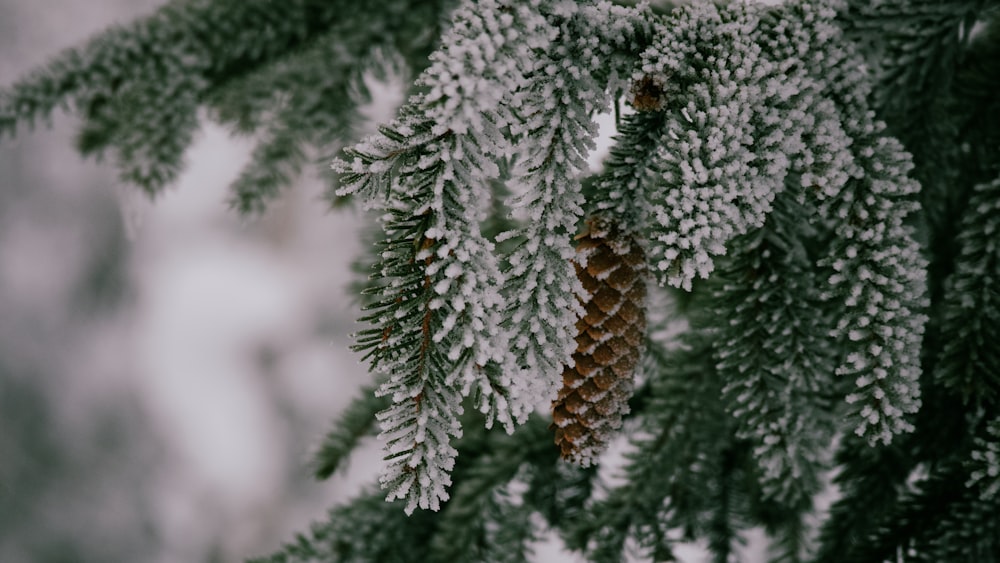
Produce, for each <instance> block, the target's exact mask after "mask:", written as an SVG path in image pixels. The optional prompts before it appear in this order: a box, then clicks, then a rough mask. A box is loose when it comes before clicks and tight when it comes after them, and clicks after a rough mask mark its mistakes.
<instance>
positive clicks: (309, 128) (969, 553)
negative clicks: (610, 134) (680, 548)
mask: <svg viewBox="0 0 1000 563" xmlns="http://www.w3.org/2000/svg"><path fill="white" fill-rule="evenodd" d="M623 4H626V3H623ZM628 4H630V3H628ZM386 61H395V62H393V63H391V64H397V65H400V66H405V67H406V68H407V69H408V70H407V72H409V73H412V74H413V75H414V76H417V78H416V80H415V81H414V83H413V85H412V87H411V89H410V91H409V92H408V94H409V98H408V99H407V101H406V102H405V104H404V105H403V106H402V107H401V108H400V109H399V111H398V114H397V117H396V119H395V120H393V121H392V122H391V123H388V124H384V125H382V126H381V127H380V128H379V129H378V131H377V132H376V133H375V134H373V135H371V136H369V137H367V138H364V139H358V138H356V137H357V135H356V130H357V127H355V124H356V123H357V122H358V120H359V119H360V118H359V116H358V115H357V112H356V108H357V107H358V105H359V104H360V103H362V102H363V101H364V96H365V93H364V92H363V91H357V88H355V87H353V86H352V84H354V85H356V84H358V83H359V77H360V76H361V75H362V74H363V73H365V72H380V71H384V65H385V64H387V62H386ZM379 65H383V67H380V66H379ZM998 65H1000V4H998V3H997V2H995V1H993V0H941V1H938V0H935V1H929V0H882V1H880V2H872V3H870V2H863V1H860V0H859V1H855V0H789V1H788V2H785V3H782V4H779V5H773V6H772V5H763V4H755V3H743V2H739V1H733V2H707V1H706V2H694V3H690V4H685V5H681V6H677V7H673V6H669V5H663V4H661V5H658V6H657V7H656V8H654V7H651V6H649V5H647V4H641V5H638V6H633V5H616V4H613V3H611V2H608V1H606V0H585V1H580V2H567V1H564V0H440V1H437V0H435V1H432V2H415V1H408V0H375V1H374V2H369V3H368V4H366V9H365V10H363V11H362V10H358V9H357V4H356V3H353V2H349V1H347V0H324V1H322V2H320V1H314V0H295V1H289V2H271V1H266V0H249V1H247V0H244V1H242V2H232V1H231V0H188V1H184V0H174V1H173V2H171V3H169V4H167V5H166V6H164V7H163V8H162V9H161V10H159V11H158V12H156V13H155V14H153V15H152V16H150V17H148V18H145V19H143V20H141V21H138V22H135V23H134V24H131V25H129V26H124V27H119V28H116V29H112V30H109V31H107V32H105V33H104V34H102V35H100V36H98V37H96V38H94V39H93V40H91V41H90V42H88V43H87V44H85V45H83V46H81V47H80V48H77V49H72V50H69V51H67V52H65V53H63V54H62V55H60V56H58V57H57V58H56V59H54V60H53V61H52V62H50V63H49V64H48V65H46V66H45V67H43V68H40V69H38V70H37V71H35V72H34V73H32V74H30V75H28V76H26V77H24V78H23V79H21V80H20V81H18V82H16V83H14V84H13V85H11V86H9V87H8V88H7V89H5V90H0V135H2V134H4V133H10V134H14V133H16V131H17V129H18V128H19V127H21V126H22V125H30V124H32V123H34V122H35V121H37V120H39V119H45V118H47V117H48V116H49V115H50V114H51V112H52V111H54V110H55V109H57V108H60V107H62V108H68V109H70V110H71V111H74V112H76V113H78V114H79V115H80V116H81V118H82V119H83V126H82V130H81V133H80V135H79V137H78V139H77V142H78V145H79V148H80V150H81V152H83V153H84V154H95V155H104V154H110V155H111V156H113V158H114V160H115V164H116V166H117V167H118V169H119V171H120V173H121V176H122V179H123V180H125V181H126V182H130V183H133V184H135V185H136V186H137V187H139V188H141V189H143V190H145V191H146V192H147V193H148V194H150V195H151V196H154V195H156V194H157V193H159V192H161V191H162V190H163V189H164V188H165V187H166V186H168V185H169V184H170V182H171V181H172V180H173V179H174V178H176V176H177V174H178V172H179V171H180V170H181V169H182V167H183V154H184V151H185V149H186V148H187V147H188V145H190V142H191V138H192V133H193V131H194V130H195V128H196V127H197V126H198V123H199V119H200V117H199V116H200V115H202V114H201V113H200V112H201V111H202V108H204V109H207V110H208V111H207V115H208V117H209V118H212V119H215V120H217V121H219V122H221V123H224V124H227V125H229V126H231V127H232V129H233V131H234V132H236V133H241V134H254V135H256V136H257V138H258V139H259V143H258V145H257V148H256V149H255V151H254V154H253V158H252V159H251V162H250V164H249V165H248V166H247V168H246V170H244V172H243V173H242V174H241V175H240V176H239V178H237V179H236V181H235V182H234V184H233V186H232V197H231V203H232V205H233V207H234V209H236V210H237V211H238V212H240V213H246V214H260V213H264V212H266V208H267V205H268V203H269V202H271V201H272V200H274V199H275V198H276V197H278V196H279V195H280V192H281V190H282V189H283V188H284V187H285V186H287V185H288V184H289V183H290V182H292V181H294V179H295V177H296V176H298V175H299V174H300V173H301V171H302V170H303V167H304V166H305V165H306V163H307V162H308V161H309V160H312V159H316V160H319V161H320V162H322V163H324V166H325V165H326V164H328V163H329V162H330V161H331V160H332V162H333V165H332V168H333V171H332V172H327V173H326V176H327V177H328V178H329V179H330V192H329V198H328V199H329V201H330V203H331V205H334V204H335V205H338V206H343V205H361V206H366V207H368V208H370V209H373V210H375V212H376V213H375V214H376V215H377V217H378V226H379V232H378V234H377V242H376V243H375V244H373V245H371V247H370V254H369V255H366V256H363V257H360V258H359V264H363V265H365V266H364V268H363V269H364V270H367V272H366V273H367V275H368V279H367V280H366V281H365V289H364V290H363V291H362V292H361V299H360V300H359V301H360V303H361V304H362V305H363V306H364V308H365V311H366V312H365V314H364V316H363V318H362V320H363V321H364V322H365V323H367V325H368V326H367V328H365V329H363V330H362V331H360V332H359V333H358V335H357V341H356V346H355V348H356V349H357V350H358V351H359V352H360V353H361V354H362V355H363V357H364V358H365V360H366V361H367V362H368V365H369V367H370V369H371V371H372V372H373V374H374V382H373V385H372V387H371V388H370V389H368V390H367V392H366V393H365V394H364V395H363V396H361V397H359V398H358V400H357V401H356V402H355V403H354V404H353V405H352V406H351V407H350V408H349V409H348V410H347V411H346V412H345V413H342V414H341V415H340V417H339V418H338V419H337V420H336V421H335V423H334V425H333V428H332V430H331V431H330V432H329V434H328V435H327V437H326V439H325V441H324V443H323V446H322V447H321V448H320V449H319V450H318V453H317V457H316V461H315V473H316V475H317V476H318V477H320V478H325V477H328V476H330V475H331V474H333V473H335V472H336V471H337V470H338V468H339V467H341V466H342V464H343V462H344V460H345V459H347V457H348V456H350V454H351V452H352V450H353V449H354V448H355V447H356V446H357V444H358V443H359V441H360V440H361V439H362V438H364V437H366V436H368V435H371V434H374V433H378V434H379V436H380V438H381V439H382V440H383V441H384V445H385V462H386V463H385V468H384V469H383V472H382V475H381V478H380V483H381V487H382V489H383V490H382V491H379V490H378V489H376V488H372V489H370V490H366V491H365V492H363V493H362V494H361V495H360V496H358V497H357V498H356V499H355V500H354V501H352V502H350V503H348V504H346V505H344V506H338V507H333V508H332V509H331V511H330V513H329V515H328V517H327V518H326V519H325V520H323V521H320V522H317V523H316V524H315V525H314V526H313V528H312V529H311V530H310V531H309V532H308V533H307V534H304V535H301V536H299V537H298V538H297V539H296V540H295V541H293V542H291V543H289V544H288V545H286V546H285V547H284V548H282V549H280V551H277V552H276V553H275V554H274V555H273V556H271V557H270V558H267V559H265V560H271V561H408V560H412V561H524V560H527V558H528V557H529V556H530V550H531V545H532V542H533V541H535V540H536V539H537V538H538V537H539V535H540V534H541V532H542V530H544V529H551V530H554V531H555V532H557V533H558V534H559V535H560V537H561V538H562V539H563V540H564V542H565V543H566V545H567V547H569V548H570V549H573V550H575V551H578V552H579V553H581V554H584V555H585V556H586V557H588V558H589V559H590V560H593V561H619V560H622V558H623V557H624V556H625V554H626V553H627V552H629V551H634V550H638V551H639V552H641V553H642V554H644V555H646V556H648V557H651V558H653V559H655V560H673V559H674V554H673V548H674V546H675V545H676V544H678V543H679V542H683V541H689V540H696V539H697V540H704V541H705V542H706V545H707V546H708V547H709V549H710V551H711V553H712V555H713V557H714V558H715V560H716V561H728V560H730V559H731V558H732V557H733V556H734V555H733V554H734V552H735V549H736V546H737V544H738V543H739V542H740V541H741V534H742V533H743V532H744V531H746V530H747V529H749V528H751V527H762V528H763V529H764V530H765V531H766V532H767V534H768V536H769V538H770V539H771V555H770V557H771V560H774V561H807V560H808V561H831V562H833V561H887V560H892V561H970V562H971V561H975V562H987V561H995V560H998V559H1000V492H998V490H1000V408H998V400H1000V346H998V345H997V344H996V340H997V338H998V337H1000V245H998V243H997V242H996V234H997V232H998V231H1000V153H998V151H997V148H998V147H1000V96H998V95H997V92H1000V68H998ZM622 103H624V109H623V108H622V107H621V105H622ZM611 108H614V109H615V110H616V113H615V115H616V121H617V126H618V127H617V129H618V131H617V134H616V136H615V138H614V140H613V146H612V148H611V152H610V155H609V156H608V158H607V160H606V162H605V163H604V168H603V170H602V171H601V172H599V173H598V174H596V175H592V174H591V173H590V172H589V171H588V170H587V166H586V157H587V155H588V154H589V153H590V151H591V150H592V149H593V148H594V146H595V145H594V142H595V141H594V139H595V137H596V134H597V126H596V123H595V120H594V119H595V116H596V115H597V114H598V113H600V112H605V111H609V110H610V109H611ZM577 233H583V234H581V235H579V236H578V235H577ZM574 241H576V242H575V244H576V247H574ZM640 294H641V295H640ZM678 326H682V327H683V330H682V331H681V332H680V333H679V334H678V331H677V328H678ZM637 367H641V369H638V370H637V369H635V368H637ZM553 432H554V433H553ZM613 441H618V442H619V443H621V444H622V447H623V448H624V451H625V454H624V460H619V459H618V457H617V456H616V454H607V455H605V453H604V452H605V448H607V446H608V444H609V443H610V442H613ZM553 442H555V443H553ZM561 454H562V455H561ZM562 457H566V458H567V459H562ZM616 460H617V461H616ZM577 463H579V464H581V465H583V466H579V465H577ZM592 463H597V464H602V463H603V464H615V463H621V464H622V466H621V467H620V468H619V472H620V473H621V475H622V477H623V478H622V479H618V480H616V481H615V483H614V484H611V483H606V482H605V481H604V478H605V477H603V476H602V473H601V472H598V471H596V469H595V467H594V466H593V465H591V464H592ZM831 480H832V484H831ZM831 495H832V496H833V497H834V498H835V501H834V502H833V504H832V506H831V507H830V508H829V510H819V509H818V507H817V499H819V498H829V497H830V496H831ZM383 497H387V500H388V501H393V500H397V499H398V500H399V501H401V502H399V503H396V502H385V501H384V500H383ZM418 509H420V510H418Z"/></svg>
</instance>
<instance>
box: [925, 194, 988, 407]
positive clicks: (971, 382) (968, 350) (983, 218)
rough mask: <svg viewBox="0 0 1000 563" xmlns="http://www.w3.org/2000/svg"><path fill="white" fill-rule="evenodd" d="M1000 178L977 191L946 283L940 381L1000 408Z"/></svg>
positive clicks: (967, 397) (966, 396)
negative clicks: (952, 269) (944, 336)
mask: <svg viewBox="0 0 1000 563" xmlns="http://www.w3.org/2000/svg"><path fill="white" fill-rule="evenodd" d="M998 235H1000V179H998V180H994V181H993V182H988V183H985V184H980V185H979V186H976V188H975V191H974V192H973V194H972V198H971V199H970V200H969V205H968V210H967V211H966V214H965V218H964V219H963V221H962V225H961V230H960V232H959V235H958V237H957V242H958V245H959V252H960V254H959V255H958V256H957V257H956V258H955V272H954V273H953V274H952V275H951V277H950V278H949V279H948V281H947V282H946V287H947V290H946V295H947V298H946V299H945V302H944V304H943V307H942V327H941V332H942V333H943V334H947V335H949V336H950V337H949V339H948V340H947V341H946V342H945V343H944V346H943V347H942V350H941V356H940V358H939V359H938V363H937V365H936V369H935V375H936V377H937V379H938V381H939V382H940V383H941V384H942V385H944V386H946V387H950V388H952V389H953V390H955V391H956V392H958V393H959V394H960V395H961V396H962V397H963V399H964V400H965V401H967V402H969V403H973V405H975V406H980V407H981V406H992V407H996V406H997V405H998V404H1000V348H998V346H997V343H998V342H1000V244H998V241H997V236H998Z"/></svg>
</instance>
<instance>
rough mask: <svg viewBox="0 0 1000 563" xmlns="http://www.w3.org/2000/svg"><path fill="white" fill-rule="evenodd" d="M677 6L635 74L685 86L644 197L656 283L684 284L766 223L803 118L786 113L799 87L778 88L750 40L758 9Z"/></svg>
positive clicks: (670, 113) (779, 76)
mask: <svg viewBox="0 0 1000 563" xmlns="http://www.w3.org/2000/svg"><path fill="white" fill-rule="evenodd" d="M680 10H681V11H680V12H679V14H678V15H677V17H676V18H675V20H674V21H672V22H671V23H672V25H671V26H669V28H668V29H667V31H666V33H665V34H664V35H663V36H662V37H661V38H660V40H659V41H658V42H657V44H656V45H655V47H654V48H653V49H650V51H648V52H647V53H646V55H645V56H644V59H643V65H642V68H641V70H640V71H639V72H638V73H637V74H636V76H635V78H636V79H637V80H639V79H641V77H642V76H643V75H647V74H648V75H653V76H666V77H667V78H666V80H667V81H668V83H669V82H681V83H689V84H690V86H689V87H687V88H686V89H685V91H683V92H676V93H675V95H674V96H673V97H672V98H673V99H671V100H670V102H669V103H668V107H667V108H666V123H665V129H664V135H663V137H662V139H661V142H662V144H661V145H660V148H659V150H658V152H657V153H656V154H655V156H654V158H653V162H652V168H653V169H654V170H655V171H656V173H657V175H658V177H657V182H656V184H654V186H658V189H657V191H656V192H655V193H651V194H649V196H648V197H649V198H650V200H651V201H652V206H651V209H650V211H649V214H650V220H651V221H652V222H654V224H655V228H653V229H652V230H651V236H650V242H649V248H648V253H649V257H650V261H651V264H652V265H653V267H654V270H658V272H655V273H656V274H657V277H658V279H659V281H660V283H668V284H670V285H673V286H675V287H680V288H684V289H687V290H690V289H691V284H692V282H693V281H694V278H696V277H700V278H706V277H708V275H709V274H710V273H711V272H712V271H713V270H714V268H715V266H714V260H713V256H719V255H723V254H725V252H726V247H725V245H726V243H727V242H729V241H730V240H731V239H732V238H733V237H735V236H738V235H741V234H744V233H746V232H747V231H749V230H751V229H756V228H760V227H761V226H763V224H764V220H765V218H766V217H767V214H768V213H769V212H770V210H771V204H772V201H773V200H774V197H775V195H776V194H777V193H778V192H779V191H781V190H782V189H783V187H784V178H785V175H786V174H787V172H788V169H789V165H790V163H789V161H788V159H787V157H786V156H785V154H786V151H789V150H794V149H795V148H796V147H798V146H800V145H801V140H800V139H801V135H802V130H803V124H802V123H801V121H800V120H799V119H798V117H799V116H798V114H796V113H794V112H791V111H788V110H789V108H788V105H789V104H787V103H786V102H788V99H789V96H790V95H791V93H793V92H794V91H795V90H794V88H789V87H781V82H782V81H785V80H788V77H787V76H785V75H784V73H780V72H779V71H778V70H779V69H777V68H776V67H775V64H774V63H773V62H772V61H771V60H769V59H768V58H766V57H764V56H762V54H761V48H760V46H759V45H758V44H757V43H756V41H755V38H754V32H755V30H756V29H757V28H758V26H759V16H758V14H757V12H756V8H755V7H753V6H748V5H743V4H734V5H729V6H726V7H723V8H717V7H715V6H713V5H711V4H707V3H705V4H698V5H696V6H688V7H684V8H681V9H680ZM762 128H764V129H762ZM765 130H766V132H767V134H766V135H764V134H763V132H764V131H765Z"/></svg>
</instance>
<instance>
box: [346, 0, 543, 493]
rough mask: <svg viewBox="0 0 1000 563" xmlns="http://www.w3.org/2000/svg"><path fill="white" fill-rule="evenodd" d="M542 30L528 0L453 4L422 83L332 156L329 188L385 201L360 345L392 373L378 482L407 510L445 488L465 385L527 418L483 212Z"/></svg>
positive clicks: (491, 412)
mask: <svg viewBox="0 0 1000 563" xmlns="http://www.w3.org/2000/svg"><path fill="white" fill-rule="evenodd" d="M544 30H545V20H544V19H543V18H542V16H541V15H540V14H538V13H537V12H536V11H535V6H534V5H523V4H518V5H514V4H511V3H509V2H492V1H491V2H487V3H480V4H479V5H473V4H472V3H470V2H467V3H465V4H463V5H462V6H461V7H460V8H459V9H458V10H457V11H456V12H455V14H454V16H453V25H452V28H451V31H449V32H448V34H447V35H446V37H445V41H444V43H443V45H442V47H441V49H440V50H438V51H437V52H435V53H434V55H432V62H431V66H430V67H429V68H428V70H427V71H425V73H424V74H423V75H422V76H421V78H420V83H421V85H422V86H423V87H424V88H425V91H424V92H423V93H421V94H418V95H416V96H414V97H413V98H412V99H411V100H410V102H409V103H408V105H407V106H406V107H404V108H403V110H402V111H401V114H400V117H399V118H397V120H396V121H395V122H394V123H393V125H391V126H389V127H383V128H381V129H380V133H379V134H377V135H375V136H373V137H370V138H369V139H367V140H365V141H364V142H362V143H361V144H359V145H357V146H356V147H354V148H352V149H350V150H348V151H346V156H347V158H349V159H350V160H337V161H335V163H334V168H335V169H337V170H338V171H339V172H341V173H342V174H343V176H342V182H343V187H342V188H341V190H340V192H339V193H341V194H352V193H360V194H361V195H364V196H366V197H368V198H369V199H373V198H376V197H377V198H379V199H381V198H385V199H386V201H385V202H383V203H378V202H376V203H377V204H379V205H383V206H384V208H386V209H387V211H388V213H387V214H386V215H385V216H384V219H383V224H384V229H385V232H386V243H385V244H386V246H387V250H386V251H384V252H383V261H382V264H381V267H380V272H379V276H380V277H382V278H385V279H386V280H388V281H387V283H384V284H383V285H384V288H383V289H382V290H381V292H382V295H383V298H382V301H380V302H379V303H378V304H377V305H376V306H375V311H376V312H375V313H373V314H371V315H369V316H368V317H366V319H363V320H367V321H371V322H374V324H375V325H376V326H375V327H374V328H371V329H368V330H366V331H363V332H362V333H361V335H360V336H359V341H358V348H359V349H363V350H368V351H369V357H370V358H371V360H372V367H373V369H377V370H381V371H383V372H385V373H387V374H390V375H389V380H388V381H387V383H386V384H385V385H383V386H382V387H381V388H380V391H379V392H380V393H381V394H383V395H388V396H391V397H392V401H393V404H392V406H391V407H390V408H389V409H387V410H386V411H383V412H382V413H380V415H379V418H380V422H381V424H382V427H383V434H382V435H383V436H384V437H385V438H386V439H387V440H388V443H387V447H388V448H389V451H390V454H391V456H390V457H391V461H390V466H389V468H388V469H387V470H386V473H384V474H383V477H382V483H383V485H384V486H385V487H386V488H389V489H390V492H389V496H390V498H393V497H399V498H406V499H407V511H408V512H409V511H412V510H413V509H414V508H415V507H416V506H418V505H419V506H421V507H422V508H432V509H435V510H437V509H438V508H439V507H440V501H441V500H444V499H446V498H447V493H446V492H445V487H446V486H447V485H448V484H449V483H450V480H449V478H448V472H449V471H450V470H451V468H452V466H453V465H454V456H455V453H456V452H455V450H454V448H452V447H451V446H450V445H449V441H450V437H457V436H459V435H460V434H461V426H460V424H459V422H458V419H457V415H456V411H458V412H460V411H461V408H462V407H461V404H460V401H459V397H460V396H461V395H470V394H472V393H475V395H476V397H477V399H476V408H477V409H479V410H481V411H482V412H483V413H485V414H487V424H490V425H491V424H492V423H493V421H494V420H497V421H499V422H500V423H502V424H503V425H504V426H505V427H506V428H507V429H508V431H511V430H512V428H513V425H514V423H515V422H518V421H522V420H523V419H524V417H526V415H527V409H526V407H525V406H524V404H525V403H523V401H525V400H526V399H525V398H524V397H523V396H522V395H521V394H520V390H519V389H518V388H517V382H516V380H512V379H511V377H510V374H509V371H510V369H509V366H508V361H509V360H508V356H509V352H508V349H507V344H506V335H505V334H504V333H503V332H502V331H500V330H499V326H500V314H501V312H502V311H503V309H504V302H503V298H502V296H501V294H500V290H499V288H500V287H501V286H502V283H503V277H502V275H501V273H500V270H499V266H498V263H499V262H498V259H497V257H496V255H495V253H494V252H493V245H492V243H491V242H489V241H488V240H486V239H485V237H483V235H482V233H481V230H480V221H481V220H482V219H483V218H484V211H485V210H484V209H482V205H483V203H485V202H489V201H491V194H490V191H489V189H490V182H491V181H492V180H494V179H495V178H497V176H498V175H499V171H500V169H499V167H498V165H497V164H496V163H495V162H493V161H492V160H491V158H495V157H496V156H497V155H501V156H502V155H505V154H508V152H509V149H508V145H507V141H506V138H505V137H504V135H503V134H502V132H501V129H502V128H503V127H504V126H505V125H506V124H507V123H509V122H510V120H511V118H510V116H509V115H508V114H507V113H506V111H507V110H506V109H505V103H506V101H507V100H509V99H510V97H511V96H512V95H513V93H514V91H516V90H517V88H519V87H520V85H521V84H523V82H524V78H523V75H524V69H523V68H522V65H524V64H528V63H529V62H530V61H531V55H532V52H533V49H535V48H538V47H540V46H544V45H545V43H546V41H547V39H546V36H545V32H544ZM472 77H475V78H472Z"/></svg>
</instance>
